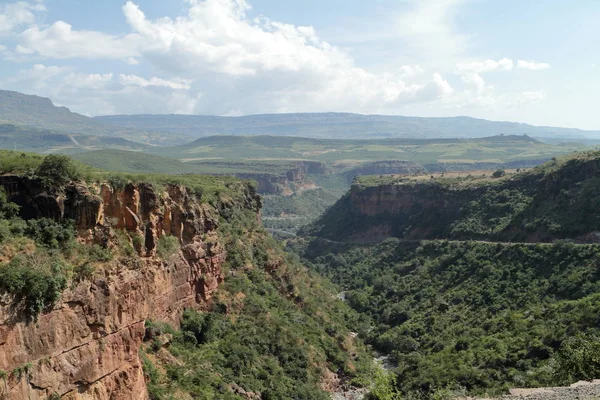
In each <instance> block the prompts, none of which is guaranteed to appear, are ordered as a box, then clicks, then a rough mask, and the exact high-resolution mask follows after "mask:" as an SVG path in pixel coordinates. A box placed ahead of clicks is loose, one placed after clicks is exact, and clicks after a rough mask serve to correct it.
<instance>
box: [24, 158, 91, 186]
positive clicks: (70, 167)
mask: <svg viewBox="0 0 600 400" xmlns="http://www.w3.org/2000/svg"><path fill="white" fill-rule="evenodd" d="M35 174H36V175H37V176H39V177H40V178H41V179H42V180H43V181H44V183H45V184H47V185H64V184H65V183H67V182H69V181H76V180H79V179H81V176H82V174H81V171H80V170H79V169H78V168H77V166H76V165H75V163H74V162H73V160H72V159H71V158H69V157H67V156H64V155H61V154H50V155H48V156H46V158H44V161H42V163H41V164H40V165H39V167H37V169H36V170H35Z"/></svg>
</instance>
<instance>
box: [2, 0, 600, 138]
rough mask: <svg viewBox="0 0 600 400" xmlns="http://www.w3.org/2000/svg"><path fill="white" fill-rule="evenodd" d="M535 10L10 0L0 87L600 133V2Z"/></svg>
mask: <svg viewBox="0 0 600 400" xmlns="http://www.w3.org/2000/svg"><path fill="white" fill-rule="evenodd" d="M524 3H526V4H524ZM540 3H541V2H535V3H534V2H522V1H518V0H508V1H497V0H401V1H398V0H396V1H394V0H379V1H376V2H361V1H358V0H349V1H341V0H327V1H320V2H319V1H316V0H307V1H304V2H301V3H300V2H281V1H274V0H186V1H183V0H177V1H169V2H164V1H150V0H133V1H126V2H125V1H122V0H106V1H103V2H85V4H84V2H80V1H76V0H60V1H59V0H28V1H15V2H11V1H10V0H9V1H5V2H2V3H1V4H0V57H1V58H2V63H1V66H0V87H1V88H2V89H10V90H16V91H20V92H23V93H28V94H37V95H40V96H46V97H50V98H51V99H52V100H53V101H54V102H55V104H57V105H64V106H67V107H69V108H70V109H71V110H72V111H74V112H79V113H82V114H86V115H91V116H94V115H105V114H163V113H179V114H203V115H211V114H212V115H248V114H262V113H295V112H352V113H360V114H390V115H407V116H435V117H441V116H471V117H476V118H486V119H491V120H506V121H516V122H525V123H530V124H534V125H544V126H565V127H573V128H581V129H592V130H594V129H595V130H598V129H600V119H599V118H598V117H597V111H596V110H595V108H596V105H597V104H598V100H600V99H599V97H600V96H599V95H598V93H600V79H598V78H599V76H598V75H599V72H600V67H598V66H600V60H599V58H600V55H598V53H597V52H596V51H594V49H595V48H596V47H597V41H598V37H600V26H599V25H598V24H597V23H596V21H597V20H598V19H599V17H600V3H598V2H596V1H593V0H580V1H577V2H576V4H573V3H572V2H562V1H559V0H550V1H547V2H544V4H540Z"/></svg>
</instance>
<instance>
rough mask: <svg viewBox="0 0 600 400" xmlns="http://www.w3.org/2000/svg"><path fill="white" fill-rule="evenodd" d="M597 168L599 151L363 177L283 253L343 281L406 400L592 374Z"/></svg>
mask: <svg viewBox="0 0 600 400" xmlns="http://www.w3.org/2000/svg"><path fill="white" fill-rule="evenodd" d="M599 170H600V152H597V151H594V152H586V153H577V154H574V155H570V156H566V157H563V158H559V159H555V160H551V161H550V162H548V163H546V164H544V165H542V166H539V167H536V168H533V169H531V170H528V171H526V172H521V173H514V172H512V173H507V174H506V175H504V176H502V175H503V174H502V173H501V172H498V173H497V174H495V176H490V175H487V176H482V175H475V174H473V175H467V174H455V175H452V174H447V175H446V176H443V177H442V176H441V175H436V176H433V178H432V177H431V176H411V177H407V176H405V177H393V176H370V177H362V178H359V179H358V180H357V181H356V182H355V184H354V185H353V186H352V189H351V190H350V192H349V193H348V194H347V195H345V196H344V197H343V198H342V199H341V200H339V201H338V202H337V203H336V205H334V206H333V207H332V208H331V209H329V210H328V211H326V212H325V214H324V216H323V217H322V218H320V219H319V220H318V221H317V222H316V223H315V224H314V225H313V226H312V229H307V230H305V231H304V232H301V233H302V234H304V235H305V236H304V238H302V239H298V240H295V241H290V242H289V247H290V248H295V249H296V251H298V252H299V253H300V254H301V255H302V256H303V257H304V258H305V260H306V262H307V263H310V265H311V267H312V268H313V270H315V271H318V272H320V273H322V274H324V275H326V276H328V277H330V278H331V279H332V280H333V281H334V282H336V283H338V284H339V285H340V286H341V288H342V290H343V291H344V297H345V299H346V300H347V302H348V304H350V305H351V306H352V307H353V308H354V309H355V310H357V311H358V312H360V313H361V315H362V320H363V327H362V329H361V331H360V336H361V337H363V338H364V339H365V340H366V341H367V342H368V343H371V344H372V345H373V346H375V347H376V348H377V349H378V350H379V351H380V352H382V353H383V354H385V355H388V356H389V359H388V361H389V362H390V363H391V364H392V366H391V367H390V368H391V370H392V371H394V372H395V374H396V375H397V380H396V382H397V385H396V387H397V390H398V391H399V392H401V393H403V394H404V395H406V396H407V397H409V398H423V399H430V398H431V399H438V398H453V397H454V396H459V395H462V396H464V395H465V394H471V395H473V394H475V395H482V396H483V395H500V394H503V393H506V390H507V389H508V388H511V387H540V386H559V385H565V384H570V383H573V382H575V381H577V380H580V379H591V378H593V377H596V376H598V374H599V373H600V363H599V362H598V361H597V359H594V358H593V357H597V354H600V329H599V328H598V326H599V325H598V319H597V315H598V313H599V312H600V274H598V262H599V260H600V244H598V243H599V239H598V231H600V213H599V212H598V210H599V209H600V208H599V206H598V204H597V199H598V198H599V194H600V180H599V179H598V171H599ZM589 357H592V358H589ZM411 396H412V397H411Z"/></svg>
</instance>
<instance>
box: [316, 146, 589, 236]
mask: <svg viewBox="0 0 600 400" xmlns="http://www.w3.org/2000/svg"><path fill="white" fill-rule="evenodd" d="M599 170H600V153H597V152H592V153H581V154H578V155H575V156H571V157H568V158H565V159H562V160H551V161H550V162H548V163H546V164H544V165H542V166H540V167H537V168H534V169H532V170H530V171H527V172H525V173H520V174H515V175H510V176H506V177H500V178H493V177H490V176H487V177H474V176H463V177H458V178H456V177H448V178H438V179H412V178H410V177H404V178H394V177H380V178H376V177H365V178H361V179H359V180H358V181H357V182H356V183H355V184H354V185H353V186H352V188H351V189H350V191H349V192H348V193H347V194H346V195H345V196H344V197H343V198H342V199H341V200H339V201H338V203H336V205H334V206H333V207H332V208H331V209H330V210H329V211H328V212H326V213H325V214H324V216H323V217H322V218H321V220H320V221H318V222H317V223H316V224H315V225H314V226H313V228H312V230H311V231H310V232H311V233H312V234H315V235H317V236H323V237H326V238H330V239H334V238H346V239H348V240H358V241H363V240H366V241H374V240H375V241H376V240H380V239H384V238H386V237H398V238H403V239H415V240H420V239H435V238H448V239H476V240H492V241H493V240H500V241H535V242H538V241H545V242H548V241H553V240H555V239H572V240H577V241H583V242H595V241H597V240H598V239H597V238H598V236H599V235H598V233H597V232H599V231H600V217H597V215H598V214H597V210H598V206H599V205H600V204H599V203H598V200H597V199H598V195H599V194H600V182H599V181H598V178H597V176H598V175H597V174H598V171H599Z"/></svg>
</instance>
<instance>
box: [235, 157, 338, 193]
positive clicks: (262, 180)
mask: <svg viewBox="0 0 600 400" xmlns="http://www.w3.org/2000/svg"><path fill="white" fill-rule="evenodd" d="M330 172H331V171H330V169H329V167H328V166H327V164H325V163H323V162H319V161H296V162H294V163H293V164H292V165H291V166H289V167H287V168H285V170H282V171H279V172H268V171H265V172H236V173H235V174H234V175H235V176H236V177H238V178H241V179H251V180H254V181H256V182H257V184H258V188H257V190H258V192H259V193H262V194H283V195H286V196H288V195H291V194H293V193H295V192H296V191H298V190H302V189H305V188H314V187H315V185H314V183H313V182H312V181H311V180H310V177H309V175H327V174H329V173H330Z"/></svg>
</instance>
